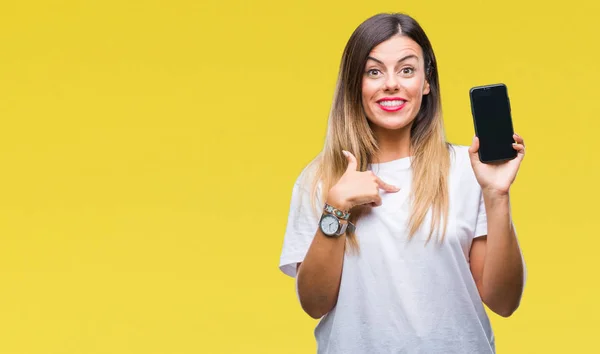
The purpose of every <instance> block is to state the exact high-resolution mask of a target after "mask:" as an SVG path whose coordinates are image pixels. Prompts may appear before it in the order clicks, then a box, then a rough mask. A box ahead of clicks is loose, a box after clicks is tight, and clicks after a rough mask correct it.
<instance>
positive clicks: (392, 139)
mask: <svg viewBox="0 0 600 354" xmlns="http://www.w3.org/2000/svg"><path fill="white" fill-rule="evenodd" d="M373 133H375V137H376V139H377V144H378V145H379V151H378V153H377V156H376V160H377V162H379V163H383V162H389V161H393V160H398V159H401V158H404V157H408V156H410V154H411V149H410V126H408V127H405V128H402V129H399V130H385V129H374V130H373Z"/></svg>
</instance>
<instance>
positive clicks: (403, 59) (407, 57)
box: [367, 54, 419, 65]
mask: <svg viewBox="0 0 600 354" xmlns="http://www.w3.org/2000/svg"><path fill="white" fill-rule="evenodd" d="M412 58H414V59H419V58H418V57H417V56H416V55H414V54H409V55H407V56H405V57H404V58H402V59H400V60H398V61H397V62H396V64H397V63H401V62H403V61H405V60H408V59H412ZM367 60H373V61H376V62H378V63H379V64H381V65H384V64H383V62H382V61H381V60H379V59H375V58H373V57H367Z"/></svg>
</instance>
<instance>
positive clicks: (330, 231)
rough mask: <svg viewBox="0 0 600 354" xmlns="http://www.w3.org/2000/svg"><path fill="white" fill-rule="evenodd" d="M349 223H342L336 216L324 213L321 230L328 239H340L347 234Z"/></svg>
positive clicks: (320, 221)
mask: <svg viewBox="0 0 600 354" xmlns="http://www.w3.org/2000/svg"><path fill="white" fill-rule="evenodd" d="M347 227H348V223H347V222H344V223H343V222H341V221H340V219H338V217H337V216H335V215H334V214H329V213H323V215H322V216H321V220H319V229H321V232H322V233H323V234H324V235H325V236H327V237H339V236H341V235H343V234H344V233H345V232H346V228H347Z"/></svg>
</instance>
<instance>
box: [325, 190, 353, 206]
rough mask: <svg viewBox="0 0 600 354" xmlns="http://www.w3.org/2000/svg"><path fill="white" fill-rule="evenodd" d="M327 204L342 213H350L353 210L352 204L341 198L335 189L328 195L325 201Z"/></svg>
mask: <svg viewBox="0 0 600 354" xmlns="http://www.w3.org/2000/svg"><path fill="white" fill-rule="evenodd" d="M325 203H327V204H329V205H331V206H332V207H334V208H336V209H339V210H342V211H349V210H350V208H352V205H351V204H350V202H349V201H348V200H347V199H346V198H344V197H342V196H340V195H339V194H338V193H337V191H336V190H334V189H333V188H332V189H331V190H330V191H329V193H328V194H327V199H326V200H325Z"/></svg>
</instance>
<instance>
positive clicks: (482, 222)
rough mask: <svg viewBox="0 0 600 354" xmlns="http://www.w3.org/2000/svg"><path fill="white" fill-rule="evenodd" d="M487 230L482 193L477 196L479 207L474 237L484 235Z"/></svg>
mask: <svg viewBox="0 0 600 354" xmlns="http://www.w3.org/2000/svg"><path fill="white" fill-rule="evenodd" d="M487 233H488V230H487V213H486V212H485V203H484V202H483V193H480V196H479V209H478V212H477V223H476V225H475V237H481V236H486V235H487Z"/></svg>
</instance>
